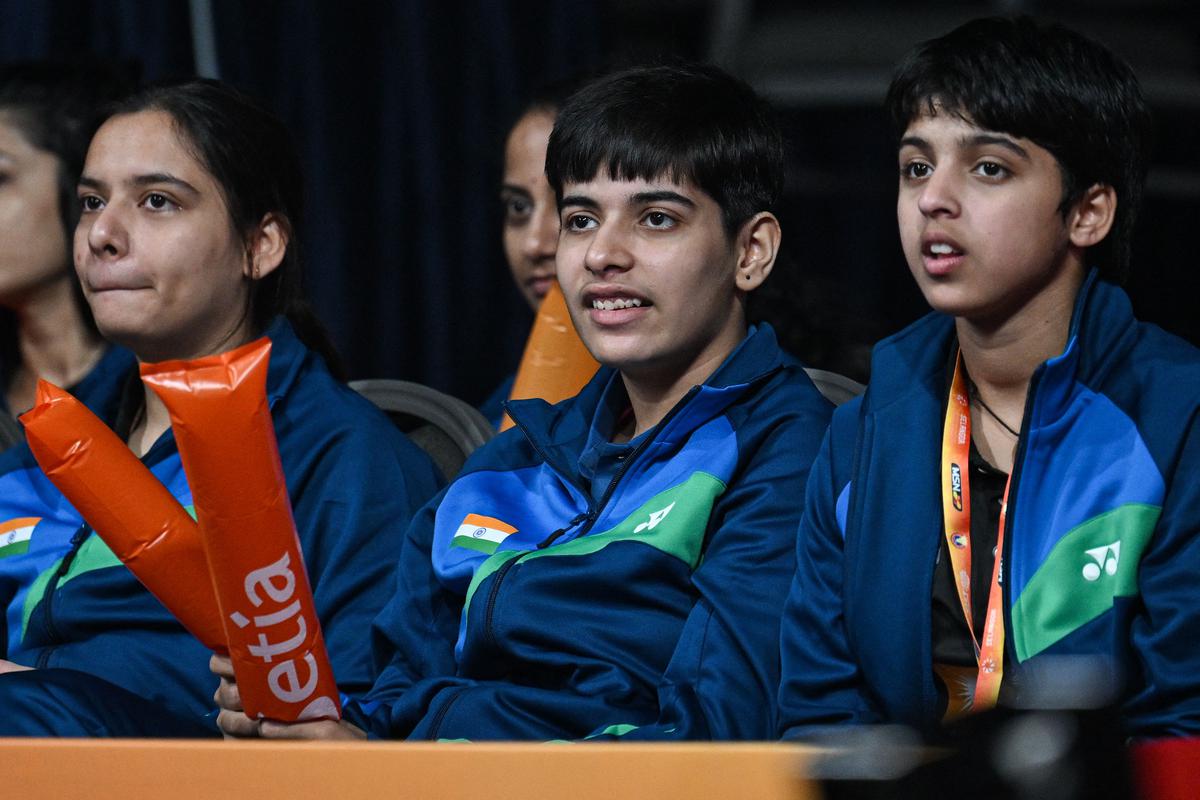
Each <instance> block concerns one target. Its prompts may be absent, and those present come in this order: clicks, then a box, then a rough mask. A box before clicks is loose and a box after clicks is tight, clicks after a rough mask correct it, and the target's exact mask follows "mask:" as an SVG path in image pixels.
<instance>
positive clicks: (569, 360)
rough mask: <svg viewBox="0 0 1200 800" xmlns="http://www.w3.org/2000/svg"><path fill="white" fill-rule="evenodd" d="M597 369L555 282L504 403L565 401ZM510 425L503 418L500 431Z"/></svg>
mask: <svg viewBox="0 0 1200 800" xmlns="http://www.w3.org/2000/svg"><path fill="white" fill-rule="evenodd" d="M599 366H600V364H599V363H598V362H597V361H596V359H594V358H592V354H591V353H589V352H588V350H587V348H586V347H584V346H583V342H582V341H581V340H580V338H579V334H578V333H576V332H575V326H574V325H573V324H571V315H570V314H569V313H567V301H566V300H565V299H564V298H563V293H562V289H560V288H559V286H558V282H557V281H555V282H554V283H553V284H551V285H550V291H548V292H546V296H545V297H544V298H543V299H542V304H541V305H540V306H539V307H538V312H537V318H536V319H534V321H533V329H532V330H530V332H529V340H528V341H527V342H526V343H525V353H524V354H523V355H522V356H521V365H520V366H519V367H518V368H517V377H516V380H515V381H513V389H512V394H510V395H509V397H508V399H509V400H524V399H526V398H529V397H540V398H542V399H543V400H545V401H546V402H547V403H557V402H558V401H560V400H566V399H567V398H568V397H574V396H575V395H577V394H579V390H580V389H582V388H583V386H584V384H586V383H587V382H588V381H589V380H591V378H592V376H593V375H595V374H596V370H597V369H598V368H599ZM512 424H513V421H512V420H511V419H509V416H508V414H505V415H504V419H503V420H501V421H500V430H502V431H504V430H508V429H509V428H511V427H512Z"/></svg>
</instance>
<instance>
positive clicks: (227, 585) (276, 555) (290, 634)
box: [141, 338, 341, 722]
mask: <svg viewBox="0 0 1200 800" xmlns="http://www.w3.org/2000/svg"><path fill="white" fill-rule="evenodd" d="M270 352H271V343H270V340H268V339H266V338H262V339H258V340H256V341H254V342H251V343H249V344H247V345H243V346H242V347H239V348H237V349H235V350H231V351H229V352H227V353H222V354H220V355H215V356H206V357H204V358H198V359H193V360H190V361H165V362H162V363H159V364H142V365H141V375H142V380H143V381H144V382H145V383H146V385H147V386H149V387H150V388H151V389H152V390H153V391H154V392H155V394H157V395H158V396H159V397H160V398H161V399H162V401H163V403H164V404H165V405H166V407H167V411H168V412H169V413H170V415H171V427H172V429H173V430H174V431H175V440H176V442H177V443H178V445H179V455H180V457H181V458H182V460H183V470H184V472H185V473H186V474H187V479H188V485H189V486H190V487H191V489H192V501H193V504H194V505H195V508H196V519H197V521H198V522H199V524H200V534H201V537H200V538H201V541H202V542H203V544H204V548H205V551H206V552H207V554H208V564H209V569H210V570H211V572H212V577H213V585H214V586H215V588H216V592H217V600H218V603H219V605H220V607H221V610H222V612H223V613H224V614H225V622H226V625H225V630H226V635H227V637H228V642H229V654H230V657H231V659H232V661H233V670H234V673H235V675H236V676H237V682H238V690H239V692H240V694H241V697H242V705H243V707H244V708H245V711H246V714H247V715H248V716H249V717H250V718H251V719H261V718H269V719H276V720H280V721H284V722H295V721H299V720H315V719H338V718H339V717H340V715H341V707H340V704H339V699H338V691H337V685H336V684H335V682H334V676H333V670H332V668H331V667H330V664H329V657H328V655H327V653H326V651H325V641H324V638H323V636H322V634H321V626H320V623H319V622H318V620H317V615H316V608H315V605H314V602H313V597H312V590H311V588H310V587H309V583H308V573H307V572H306V571H305V568H304V557H303V555H302V553H301V550H300V542H299V538H298V537H297V535H296V525H295V522H294V521H293V519H292V507H291V503H290V501H289V500H288V493H287V484H286V482H285V479H284V474H283V467H282V465H281V463H280V460H279V448H278V444H277V443H276V441H275V427H274V425H273V424H272V421H271V411H270V408H269V407H268V404H267V389H266V386H267V365H268V362H269V358H270Z"/></svg>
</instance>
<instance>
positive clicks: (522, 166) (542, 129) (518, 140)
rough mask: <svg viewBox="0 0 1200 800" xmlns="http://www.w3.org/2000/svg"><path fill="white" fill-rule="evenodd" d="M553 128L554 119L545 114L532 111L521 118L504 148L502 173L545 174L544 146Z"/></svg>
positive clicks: (509, 135)
mask: <svg viewBox="0 0 1200 800" xmlns="http://www.w3.org/2000/svg"><path fill="white" fill-rule="evenodd" d="M553 128H554V117H552V116H550V114H548V113H546V112H539V111H534V112H530V113H529V114H526V115H525V116H523V117H521V119H520V120H518V121H517V124H516V125H515V126H513V129H512V131H511V132H510V133H509V134H508V140H507V142H506V143H505V146H504V171H505V172H506V173H514V172H536V173H537V174H539V175H540V174H542V173H543V172H545V169H546V145H547V143H548V142H549V141H550V131H551V130H552V129H553Z"/></svg>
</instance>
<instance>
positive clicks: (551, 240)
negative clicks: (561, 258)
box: [521, 204, 558, 261]
mask: <svg viewBox="0 0 1200 800" xmlns="http://www.w3.org/2000/svg"><path fill="white" fill-rule="evenodd" d="M557 249H558V210H557V209H556V208H554V206H552V205H551V206H547V205H545V204H542V205H540V206H539V207H538V208H537V210H536V211H534V214H533V218H532V219H530V220H529V227H528V229H527V231H526V235H525V239H524V241H523V242H522V243H521V253H522V255H524V256H525V257H526V258H528V259H529V260H530V261H545V260H547V259H551V258H554V252H555V250H557Z"/></svg>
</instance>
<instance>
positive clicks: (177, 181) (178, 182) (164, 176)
mask: <svg viewBox="0 0 1200 800" xmlns="http://www.w3.org/2000/svg"><path fill="white" fill-rule="evenodd" d="M129 183H131V184H133V185H134V186H154V185H157V184H162V183H165V184H168V185H170V186H175V187H177V188H179V189H183V190H184V191H185V192H189V193H191V194H194V195H198V194H200V192H199V190H197V189H196V187H195V186H192V185H191V184H190V183H188V182H187V181H185V180H184V179H183V178H176V177H175V176H174V175H171V174H170V173H166V172H151V173H149V174H147V175H135V176H134V177H133V179H132V180H130V181H129Z"/></svg>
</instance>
